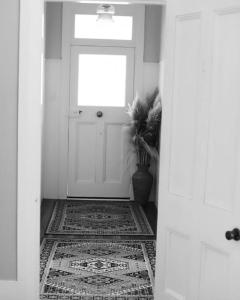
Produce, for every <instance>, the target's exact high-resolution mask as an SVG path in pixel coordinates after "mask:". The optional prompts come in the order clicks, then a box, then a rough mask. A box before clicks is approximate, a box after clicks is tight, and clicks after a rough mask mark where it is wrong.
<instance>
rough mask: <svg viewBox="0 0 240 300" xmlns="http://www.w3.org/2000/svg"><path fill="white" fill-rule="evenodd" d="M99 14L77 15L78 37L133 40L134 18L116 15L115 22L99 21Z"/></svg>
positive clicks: (75, 35) (76, 28)
mask: <svg viewBox="0 0 240 300" xmlns="http://www.w3.org/2000/svg"><path fill="white" fill-rule="evenodd" d="M97 18H98V16H97V15H75V30H74V37H75V38H76V39H80V38H81V39H111V40H132V27H133V18H132V17H130V16H114V17H113V22H112V23H111V22H101V21H97Z"/></svg>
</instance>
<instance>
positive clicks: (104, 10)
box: [97, 4, 115, 22]
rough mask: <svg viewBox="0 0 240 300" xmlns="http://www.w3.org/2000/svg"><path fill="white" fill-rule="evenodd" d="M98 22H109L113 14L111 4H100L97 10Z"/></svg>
mask: <svg viewBox="0 0 240 300" xmlns="http://www.w3.org/2000/svg"><path fill="white" fill-rule="evenodd" d="M97 14H98V19H97V20H98V21H111V22H113V16H114V14H115V8H114V6H113V5H111V4H100V5H99V6H98V8H97Z"/></svg>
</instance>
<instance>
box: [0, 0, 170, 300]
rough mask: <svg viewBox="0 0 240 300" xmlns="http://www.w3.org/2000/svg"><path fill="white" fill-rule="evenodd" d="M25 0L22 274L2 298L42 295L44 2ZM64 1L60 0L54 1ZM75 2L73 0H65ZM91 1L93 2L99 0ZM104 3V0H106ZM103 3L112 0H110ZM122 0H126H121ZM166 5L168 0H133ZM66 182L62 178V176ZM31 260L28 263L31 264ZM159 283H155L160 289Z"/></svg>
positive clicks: (28, 299) (2, 284) (1, 291)
mask: <svg viewBox="0 0 240 300" xmlns="http://www.w3.org/2000/svg"><path fill="white" fill-rule="evenodd" d="M45 1H46V0H34V1H33V0H20V3H21V14H20V46H19V113H18V222H17V224H18V229H17V231H18V250H17V257H18V278H17V281H0V299H4V300H13V299H16V297H17V298H18V300H38V299H39V294H38V293H39V236H40V234H39V225H40V218H39V214H40V181H41V180H40V176H41V165H40V162H41V113H42V107H41V55H42V53H43V49H42V45H43V39H42V38H43V36H42V20H43V3H44V2H45ZM51 1H52V2H59V0H51ZM65 2H72V0H65ZM89 2H91V3H94V0H90V1H89ZM101 2H102V1H101ZM104 2H106V3H108V2H111V1H109V0H105V1H104ZM118 2H125V1H124V0H119V1H118ZM128 2H129V3H131V4H158V5H164V4H166V1H165V0H150V1H148V0H128ZM60 184H61V180H60ZM26 258H27V264H26ZM157 287H158V285H156V290H155V293H156V291H157Z"/></svg>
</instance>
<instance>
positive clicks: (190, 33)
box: [169, 13, 201, 198]
mask: <svg viewBox="0 0 240 300" xmlns="http://www.w3.org/2000/svg"><path fill="white" fill-rule="evenodd" d="M175 26H176V29H175V30H176V32H175V48H174V60H175V69H174V89H173V100H172V109H173V120H172V138H171V146H170V147H171V157H170V177H169V189H170V192H171V193H173V194H176V195H179V196H182V197H188V198H191V197H192V178H193V168H194V161H195V149H196V140H195V137H196V135H195V131H196V120H197V108H198V104H199V97H197V93H198V89H199V83H198V78H199V68H200V51H199V49H200V43H201V19H200V14H199V13H195V14H185V15H181V16H180V17H178V18H176V23H175ZM183 70H184V76H183V74H182V72H183ZM186 111H187V113H185V112H186ZM183 115H184V118H182V116H183Z"/></svg>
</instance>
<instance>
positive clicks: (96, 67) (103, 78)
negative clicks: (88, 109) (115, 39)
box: [78, 54, 127, 107]
mask: <svg viewBox="0 0 240 300" xmlns="http://www.w3.org/2000/svg"><path fill="white" fill-rule="evenodd" d="M78 59H79V62H78V105H84V106H118V107H123V106H125V98H126V64H127V57H126V56H125V55H102V54H101V55H99V54H79V58H78Z"/></svg>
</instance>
